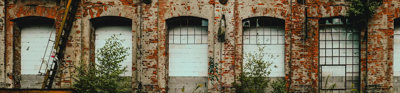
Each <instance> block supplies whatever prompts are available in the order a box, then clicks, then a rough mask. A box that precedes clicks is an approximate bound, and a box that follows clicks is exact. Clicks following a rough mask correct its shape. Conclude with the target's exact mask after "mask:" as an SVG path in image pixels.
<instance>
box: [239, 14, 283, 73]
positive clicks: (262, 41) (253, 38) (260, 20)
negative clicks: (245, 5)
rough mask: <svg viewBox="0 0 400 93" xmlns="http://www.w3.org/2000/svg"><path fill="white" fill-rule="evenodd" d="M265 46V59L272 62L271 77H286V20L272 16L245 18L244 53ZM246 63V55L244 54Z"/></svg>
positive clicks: (255, 51)
mask: <svg viewBox="0 0 400 93" xmlns="http://www.w3.org/2000/svg"><path fill="white" fill-rule="evenodd" d="M262 47H263V48H264V51H263V53H264V60H265V61H268V62H271V63H272V64H273V65H274V66H276V68H275V67H274V66H272V67H271V74H270V75H269V76H270V77H284V76H285V71H284V63H285V62H284V57H285V55H284V52H285V21H284V20H281V19H277V18H270V17H255V18H249V19H245V20H243V54H244V55H246V54H248V53H257V51H258V49H259V48H262ZM243 57H244V60H243V64H246V59H247V58H246V56H243Z"/></svg>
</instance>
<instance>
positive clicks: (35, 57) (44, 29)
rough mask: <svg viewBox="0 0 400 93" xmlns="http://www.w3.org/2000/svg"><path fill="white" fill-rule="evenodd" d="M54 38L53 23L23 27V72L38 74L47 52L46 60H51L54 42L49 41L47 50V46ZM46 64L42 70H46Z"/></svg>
mask: <svg viewBox="0 0 400 93" xmlns="http://www.w3.org/2000/svg"><path fill="white" fill-rule="evenodd" d="M50 35H51V37H50ZM54 38H55V29H54V28H53V27H52V26H51V25H38V24H32V25H30V26H27V27H23V28H21V74H38V72H39V68H40V65H41V63H42V57H43V55H45V53H46V55H45V56H46V57H44V61H47V62H49V57H50V53H51V49H52V48H53V42H50V43H49V46H48V48H47V52H45V51H46V46H47V43H48V41H49V39H51V40H52V41H54ZM51 61H52V59H50V62H51ZM45 66H46V65H45V64H44V65H43V67H42V69H41V70H42V71H41V72H45V71H44V67H45Z"/></svg>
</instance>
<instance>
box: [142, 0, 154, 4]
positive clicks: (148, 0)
mask: <svg viewBox="0 0 400 93" xmlns="http://www.w3.org/2000/svg"><path fill="white" fill-rule="evenodd" d="M142 2H143V3H145V4H151V2H152V1H151V0H142Z"/></svg>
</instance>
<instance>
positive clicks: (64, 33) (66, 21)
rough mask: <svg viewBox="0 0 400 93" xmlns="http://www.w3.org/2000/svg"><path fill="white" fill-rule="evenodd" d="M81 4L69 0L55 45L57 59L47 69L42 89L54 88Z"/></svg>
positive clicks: (78, 0) (74, 0)
mask: <svg viewBox="0 0 400 93" xmlns="http://www.w3.org/2000/svg"><path fill="white" fill-rule="evenodd" d="M79 2H80V0H68V3H67V6H66V8H65V12H64V16H63V19H62V23H61V25H60V28H59V29H58V31H57V34H56V41H55V43H54V50H55V58H54V59H53V62H52V63H51V64H52V65H51V67H50V69H46V74H45V76H44V81H43V84H42V89H51V88H52V86H53V82H54V79H55V77H56V74H57V71H58V69H59V67H60V64H61V63H62V62H63V61H64V60H63V58H64V50H65V46H66V44H67V41H68V36H69V34H70V32H71V29H72V25H73V22H74V20H75V13H76V11H77V8H78V4H79Z"/></svg>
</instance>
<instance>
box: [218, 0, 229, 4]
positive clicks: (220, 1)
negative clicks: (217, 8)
mask: <svg viewBox="0 0 400 93" xmlns="http://www.w3.org/2000/svg"><path fill="white" fill-rule="evenodd" d="M227 2H228V0H219V3H221V4H226V3H227Z"/></svg>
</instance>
